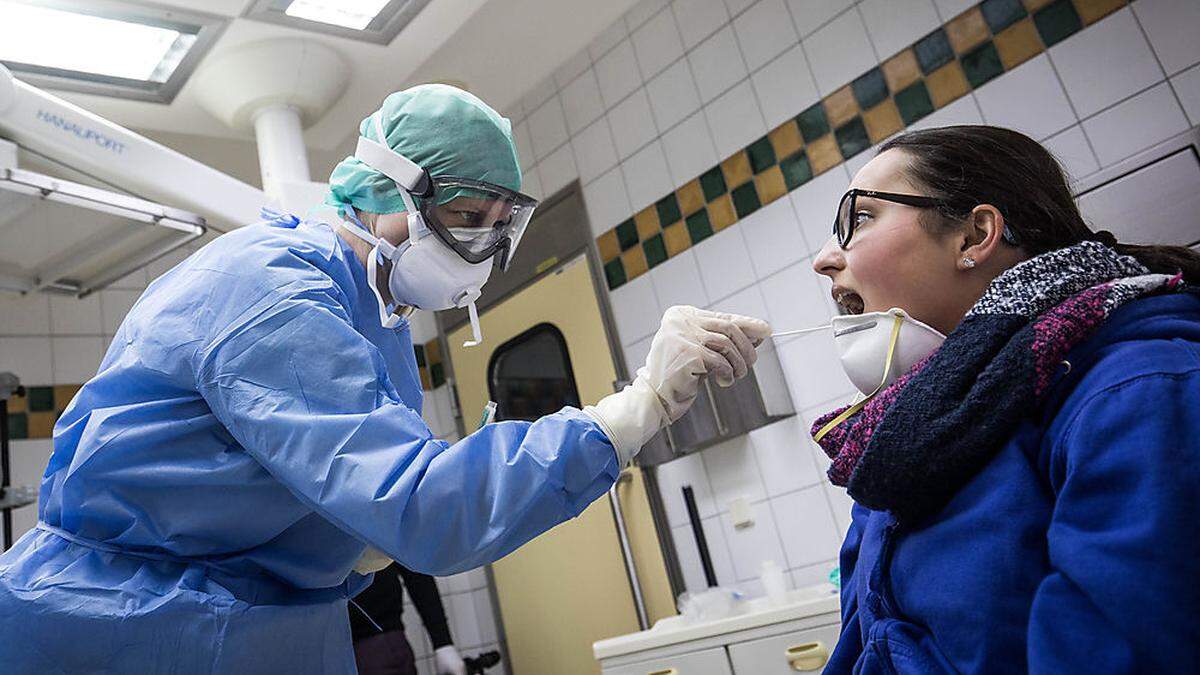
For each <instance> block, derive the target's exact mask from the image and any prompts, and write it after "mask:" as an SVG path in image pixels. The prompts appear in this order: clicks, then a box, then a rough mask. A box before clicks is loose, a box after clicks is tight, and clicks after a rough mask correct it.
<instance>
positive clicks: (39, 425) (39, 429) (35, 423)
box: [25, 411, 58, 438]
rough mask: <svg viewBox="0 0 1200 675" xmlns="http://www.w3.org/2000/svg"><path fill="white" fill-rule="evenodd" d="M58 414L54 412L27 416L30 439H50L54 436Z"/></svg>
mask: <svg viewBox="0 0 1200 675" xmlns="http://www.w3.org/2000/svg"><path fill="white" fill-rule="evenodd" d="M57 415H58V413H55V412H53V411H46V412H31V413H26V414H25V419H27V420H28V421H29V422H28V423H29V436H28V437H29V438H50V437H51V436H53V435H54V420H55V418H56V417H57Z"/></svg>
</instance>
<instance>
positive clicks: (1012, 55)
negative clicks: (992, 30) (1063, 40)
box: [993, 18, 1042, 70]
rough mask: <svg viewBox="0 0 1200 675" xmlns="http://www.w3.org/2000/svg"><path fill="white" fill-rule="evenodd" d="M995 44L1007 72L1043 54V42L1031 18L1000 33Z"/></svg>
mask: <svg viewBox="0 0 1200 675" xmlns="http://www.w3.org/2000/svg"><path fill="white" fill-rule="evenodd" d="M993 42H995V44H996V51H998V52H1000V62H1001V63H1003V64H1004V69H1005V70H1012V69H1013V68H1016V67H1017V66H1019V65H1021V64H1022V63H1025V62H1026V61H1028V60H1029V59H1032V58H1033V57H1035V56H1037V55H1038V54H1040V53H1042V41H1041V39H1039V38H1038V33H1037V28H1035V27H1034V25H1033V19H1029V18H1026V19H1025V20H1023V21H1018V22H1017V23H1015V24H1013V25H1011V26H1009V27H1008V28H1005V29H1004V30H1002V31H1000V34H999V35H997V36H996V39H995V40H993Z"/></svg>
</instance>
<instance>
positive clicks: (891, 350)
mask: <svg viewBox="0 0 1200 675" xmlns="http://www.w3.org/2000/svg"><path fill="white" fill-rule="evenodd" d="M903 323H904V317H902V316H897V317H896V321H895V323H893V324H892V338H891V341H890V342H889V343H888V353H887V360H886V361H884V363H883V379H881V380H879V386H878V387H875V391H873V392H871V393H870V394H867V397H866V398H864V399H863V400H861V401H859V402H858V403H855V404H854V405H852V406H850V407H849V408H846V409H845V410H843V411H842V414H840V415H838V416H837V417H835V418H833V419H831V420H829V422H827V423H826V424H825V426H823V427H821V430H820V431H818V432H817V433H816V435H814V436H813V440H814V441H816V442H818V443H820V442H821V439H822V438H825V435H826V434H828V433H829V432H830V431H832V430H833V429H834V427H836V426H837V425H839V424H841V423H842V422H845V421H846V420H848V419H850V417H851V416H853V415H854V414H855V413H857V412H858V411H860V410H862V409H863V406H865V405H867V403H868V402H870V400H871V399H872V398H875V395H876V394H878V393H879V391H880V390H881V389H883V384H884V383H885V382H887V379H888V373H890V372H891V371H892V357H894V356H895V355H896V343H897V342H898V339H897V338H899V337H900V326H901V324H903Z"/></svg>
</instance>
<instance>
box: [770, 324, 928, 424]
mask: <svg viewBox="0 0 1200 675" xmlns="http://www.w3.org/2000/svg"><path fill="white" fill-rule="evenodd" d="M824 330H832V331H833V344H834V346H835V347H836V348H837V352H838V359H839V360H840V361H841V363H842V370H844V371H846V376H847V377H848V378H850V381H851V382H852V383H853V384H854V386H855V387H856V388H857V389H858V390H859V391H860V392H862V394H863V396H864V398H863V399H862V400H860V401H858V402H857V403H855V404H854V405H852V406H850V407H849V408H847V409H846V410H845V411H844V412H843V413H842V414H841V415H838V416H837V417H836V418H834V419H833V420H831V421H830V422H829V423H828V424H826V425H825V427H823V428H822V429H821V430H820V431H819V432H817V434H816V435H815V436H814V439H815V440H818V441H819V440H821V438H822V437H824V436H825V434H827V433H828V432H829V430H830V429H832V428H834V427H836V426H837V425H838V424H841V423H842V422H843V421H845V420H846V419H847V418H849V417H850V416H851V415H853V414H855V413H857V412H858V411H859V410H862V408H863V406H865V405H866V404H867V402H868V401H870V400H871V399H872V398H874V397H875V395H876V394H878V393H879V392H881V391H883V390H884V389H885V388H887V386H888V385H890V384H892V383H893V382H895V381H896V379H897V378H899V377H900V376H901V375H904V374H905V373H907V372H908V371H909V370H911V369H912V367H913V366H915V365H917V364H918V363H920V362H921V360H922V359H924V358H925V357H927V356H929V355H930V354H932V353H933V352H934V351H935V350H936V349H937V348H938V347H940V346H941V345H942V343H943V342H945V341H946V336H945V335H942V334H941V333H939V332H938V331H937V330H935V329H933V328H932V327H930V326H928V325H926V324H924V323H921V322H920V321H917V320H916V319H914V318H912V317H910V316H909V315H908V313H907V312H905V311H904V310H902V309H899V308H896V307H893V308H892V309H889V310H888V311H886V312H870V313H867V314H848V315H845V316H838V317H834V318H833V320H832V321H830V322H829V324H828V325H824V326H817V327H815V328H804V329H801V330H792V331H783V332H780V333H775V334H774V335H773V336H772V337H783V336H787V335H798V334H801V333H813V332H817V331H824Z"/></svg>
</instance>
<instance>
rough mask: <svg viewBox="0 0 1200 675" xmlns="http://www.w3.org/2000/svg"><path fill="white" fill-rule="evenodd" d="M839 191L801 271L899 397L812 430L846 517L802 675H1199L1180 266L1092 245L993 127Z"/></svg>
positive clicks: (1169, 259)
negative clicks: (825, 238) (824, 663)
mask: <svg viewBox="0 0 1200 675" xmlns="http://www.w3.org/2000/svg"><path fill="white" fill-rule="evenodd" d="M851 188H852V189H851V190H850V191H849V192H848V193H847V194H846V196H845V197H844V198H843V200H842V203H841V205H840V208H839V211H838V216H837V222H836V224H835V236H834V237H833V238H832V240H831V241H830V242H829V243H828V244H826V246H825V247H824V248H823V249H822V251H821V253H820V254H819V255H818V256H817V258H816V259H815V260H814V264H813V267H814V268H815V269H816V271H817V272H818V273H820V274H824V275H826V276H828V277H829V278H830V279H831V280H832V281H833V284H834V295H835V298H836V299H837V300H838V302H839V304H840V305H841V306H842V308H843V310H844V311H845V312H846V313H848V314H853V315H862V316H851V317H843V318H842V319H840V320H843V321H847V322H849V323H850V324H855V325H856V326H857V327H858V329H859V330H857V332H858V333H859V335H860V337H859V338H856V339H859V340H862V339H864V338H863V337H861V336H863V335H867V334H868V333H874V334H876V335H877V336H881V337H880V339H877V340H876V342H875V344H876V345H879V348H878V349H876V351H877V352H878V353H879V360H878V362H879V363H883V364H884V365H885V368H888V367H890V368H891V370H892V375H899V377H898V378H896V379H895V380H894V381H890V382H889V379H888V376H886V375H885V376H884V377H883V378H882V380H881V379H880V378H879V376H878V374H877V373H879V372H880V371H878V370H876V371H874V372H875V373H876V376H875V382H874V383H873V384H874V386H870V384H871V383H868V385H866V386H864V384H862V383H860V382H857V381H856V384H858V385H859V388H860V389H864V392H865V393H868V394H871V393H873V394H874V395H871V396H868V398H867V400H866V402H865V404H858V405H855V406H853V407H850V408H844V409H842V410H836V411H833V412H831V413H829V414H828V415H826V416H825V417H823V418H822V419H820V420H818V421H817V423H816V424H815V425H814V427H813V434H814V437H817V438H818V442H819V443H820V444H821V446H822V447H823V449H824V450H825V452H826V453H827V454H828V455H829V456H830V457H831V458H832V459H833V464H832V466H831V468H830V471H829V475H830V479H831V480H832V481H833V482H834V483H835V484H838V485H841V486H844V487H846V488H847V490H848V491H849V494H850V496H851V497H853V498H854V500H855V502H856V504H855V506H854V509H853V523H852V525H851V526H850V529H849V532H848V533H847V535H846V540H845V542H844V544H843V546H842V551H841V573H842V619H843V630H842V636H841V639H840V642H839V643H838V646H837V649H836V651H835V652H834V654H833V657H832V659H831V661H830V664H829V667H828V669H827V670H826V672H833V673H843V672H845V673H848V672H851V671H853V672H855V673H897V672H898V673H941V672H967V673H1011V672H1022V671H1030V672H1043V673H1067V672H1081V671H1085V670H1086V671H1089V672H1095V671H1096V670H1099V671H1103V672H1155V673H1168V672H1170V673H1197V672H1200V628H1198V627H1200V623H1198V622H1197V621H1196V614H1197V611H1200V527H1198V525H1197V523H1198V522H1200V516H1198V515H1197V514H1198V513H1200V407H1198V404H1197V401H1200V294H1198V293H1197V292H1196V290H1195V286H1194V285H1195V284H1197V283H1200V255H1198V254H1197V253H1195V252H1194V251H1191V250H1189V249H1186V248H1182V247H1162V246H1133V245H1129V244H1122V243H1119V242H1117V240H1116V239H1115V238H1114V236H1113V235H1112V234H1111V233H1109V232H1106V231H1100V232H1093V231H1091V230H1090V229H1089V228H1088V226H1087V225H1086V224H1085V223H1084V221H1083V219H1082V218H1081V217H1080V214H1079V210H1078V209H1077V208H1076V205H1075V202H1074V200H1073V199H1072V196H1071V192H1070V190H1069V188H1068V186H1067V181H1066V179H1065V177H1064V175H1063V172H1062V170H1061V169H1060V167H1059V166H1058V164H1057V163H1056V161H1055V160H1054V158H1053V157H1052V156H1051V155H1050V153H1048V152H1047V151H1046V150H1045V149H1044V148H1042V147H1041V146H1040V145H1038V144H1037V143H1036V142H1034V141H1033V140H1031V139H1029V138H1027V137H1025V136H1023V135H1021V134H1019V133H1016V132H1013V131H1009V130H1005V129H999V128H995V127H986V126H960V127H947V128H941V129H931V130H926V131H917V132H912V133H908V134H904V135H902V136H899V137H897V138H896V139H894V140H892V141H889V142H888V143H886V144H885V145H884V146H883V148H882V149H881V150H880V152H879V154H878V155H877V156H876V157H875V158H874V159H873V160H872V161H871V162H870V163H869V164H867V165H866V166H865V167H863V169H862V170H861V171H859V172H858V174H857V176H855V178H854V181H853V183H852V185H851ZM1127 225H1132V226H1134V227H1135V228H1136V226H1137V223H1128V224H1127ZM1196 231H1197V233H1198V236H1200V226H1197V228H1196ZM891 308H899V309H902V310H904V311H903V313H899V312H896V313H890V314H888V313H881V314H876V315H873V314H871V313H874V312H887V311H888V310H890V309H891ZM868 315H869V316H868ZM875 319H878V320H877V321H876V320H875ZM835 323H837V322H836V321H835ZM868 328H870V329H871V330H868ZM879 331H882V332H881V333H880V332H879ZM842 332H847V331H842ZM940 334H944V335H946V336H948V337H945V338H944V342H941V335H940ZM931 335H936V336H937V341H935V342H934V343H933V344H930V343H929V341H928V338H929V336H931ZM846 337H849V335H847V336H846ZM837 339H839V340H841V339H843V338H842V337H838V338H837ZM866 339H868V340H869V338H866ZM906 340H907V341H908V343H909V344H908V345H907V348H906V345H905V344H904V343H905V342H906ZM897 342H899V344H897ZM937 342H941V344H940V346H937ZM921 343H924V344H929V347H926V348H924V349H919V348H918V349H917V350H916V352H915V353H914V351H913V345H914V344H917V345H919V344H921ZM922 352H923V353H922ZM889 354H890V356H889Z"/></svg>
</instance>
